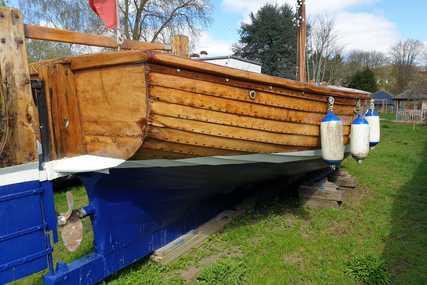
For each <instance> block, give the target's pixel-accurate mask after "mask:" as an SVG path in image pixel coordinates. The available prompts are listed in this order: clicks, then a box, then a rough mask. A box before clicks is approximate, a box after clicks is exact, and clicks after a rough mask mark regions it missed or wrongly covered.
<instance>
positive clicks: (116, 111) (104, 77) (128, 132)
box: [74, 65, 148, 159]
mask: <svg viewBox="0 0 427 285" xmlns="http://www.w3.org/2000/svg"><path fill="white" fill-rule="evenodd" d="M74 77H75V84H76V92H77V96H78V100H79V106H80V116H81V121H82V125H83V136H84V141H85V143H86V144H87V151H88V153H90V154H98V155H108V156H112V157H117V158H122V159H128V158H130V157H131V156H133V155H134V154H135V153H136V152H137V151H138V150H139V148H140V147H141V146H142V143H143V138H144V134H145V130H146V126H147V116H148V107H147V96H146V94H147V90H146V84H145V70H144V68H143V67H142V66H135V65H123V66H120V67H119V66H116V67H114V68H109V67H106V68H99V69H93V70H83V71H79V72H77V73H75V76H74ZM124 78H126V80H123V79H124ZM124 128H126V129H124Z"/></svg>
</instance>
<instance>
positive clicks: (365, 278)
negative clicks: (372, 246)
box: [346, 255, 390, 285]
mask: <svg viewBox="0 0 427 285" xmlns="http://www.w3.org/2000/svg"><path fill="white" fill-rule="evenodd" d="M346 266H347V268H346V273H347V274H348V275H350V276H351V277H352V278H354V279H355V280H357V281H359V282H362V283H363V284H367V285H384V284H389V283H390V274H389V272H388V271H387V267H386V263H385V261H384V260H383V259H382V258H380V257H376V256H371V255H369V256H365V257H355V258H353V259H352V260H351V261H350V262H348V263H347V265H346Z"/></svg>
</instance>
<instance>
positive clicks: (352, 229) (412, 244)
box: [26, 121, 427, 285]
mask: <svg viewBox="0 0 427 285" xmlns="http://www.w3.org/2000/svg"><path fill="white" fill-rule="evenodd" d="M382 133H383V135H382V140H383V142H382V143H381V144H380V145H379V146H377V147H376V148H375V149H374V150H373V151H372V152H371V154H370V156H369V158H368V159H367V160H366V161H365V162H364V163H363V164H362V165H358V164H357V163H355V162H354V161H353V160H351V159H347V160H346V161H345V163H344V167H345V168H346V169H347V170H348V171H349V172H350V173H352V174H353V175H355V176H356V177H357V178H358V180H359V182H360V183H361V185H362V186H363V187H366V188H368V189H369V190H368V193H367V194H366V195H365V196H364V198H363V200H362V201H361V202H360V203H358V204H354V205H344V206H343V207H342V208H341V209H316V210H314V209H304V208H302V207H300V206H299V205H298V201H297V199H296V198H295V197H294V195H281V196H280V197H277V198H275V199H270V200H269V201H267V202H266V201H263V202H262V201H259V202H258V203H257V205H256V207H255V208H254V209H252V210H251V211H249V212H247V213H246V214H245V215H244V216H242V217H241V218H239V219H237V220H235V221H233V222H232V223H231V224H230V225H228V226H227V227H226V229H225V231H224V232H223V233H220V234H216V235H213V236H212V237H211V238H210V239H209V241H208V242H206V243H204V244H203V245H202V246H201V247H200V248H198V249H196V250H193V251H192V252H190V253H189V254H187V255H185V256H183V257H182V258H180V259H179V260H177V261H175V262H174V263H172V264H170V265H168V266H161V265H157V264H155V263H152V262H150V261H147V260H144V261H142V262H139V263H137V264H136V265H134V266H131V267H130V268H127V269H125V270H123V271H121V272H120V273H118V274H116V275H115V276H113V277H112V278H110V279H109V280H107V281H106V282H104V283H105V284H108V285H113V284H114V285H116V284H117V285H118V284H120V285H121V284H185V283H191V284H363V283H365V284H387V283H391V284H405V285H406V284H427V270H426V268H427V254H426V253H427V251H426V250H427V128H425V127H421V126H417V128H416V129H415V131H413V130H412V126H407V125H400V124H393V123H391V122H388V121H383V122H382ZM264 190H265V191H268V187H267V188H266V189H264ZM284 191H286V189H284ZM76 192H77V193H79V194H78V195H77V196H78V197H80V199H81V202H84V201H83V200H84V195H82V193H81V191H80V192H79V191H76ZM63 200H64V196H63V194H60V195H58V196H57V201H58V203H59V205H61V207H62V206H64V205H63ZM90 239H91V237H90V236H89V238H86V239H85V241H84V243H83V249H81V250H80V251H79V252H78V253H77V254H76V255H74V256H70V255H67V254H65V253H64V249H63V248H62V247H59V254H57V255H56V258H58V257H61V258H62V259H65V260H66V261H68V260H70V259H71V258H72V257H75V256H77V255H81V254H83V253H85V252H87V251H88V250H89V248H90ZM39 280H40V279H39V277H38V278H31V279H27V283H26V284H33V283H35V284H37V282H39ZM28 282H33V283H28Z"/></svg>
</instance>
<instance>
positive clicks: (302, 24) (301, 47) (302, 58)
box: [297, 0, 307, 82]
mask: <svg viewBox="0 0 427 285" xmlns="http://www.w3.org/2000/svg"><path fill="white" fill-rule="evenodd" d="M298 7H299V8H298V19H297V25H298V27H297V29H298V31H297V79H298V80H299V81H302V82H305V81H306V80H307V68H306V46H307V15H306V10H305V0H298Z"/></svg>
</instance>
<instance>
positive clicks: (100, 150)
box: [84, 135, 143, 159]
mask: <svg viewBox="0 0 427 285" xmlns="http://www.w3.org/2000/svg"><path fill="white" fill-rule="evenodd" d="M142 142H143V137H114V136H91V135H86V136H84V143H85V144H86V148H87V153H88V154H93V155H99V156H108V157H114V158H121V159H129V158H131V157H132V156H133V155H134V154H135V153H136V152H137V151H138V150H139V148H140V147H141V145H142Z"/></svg>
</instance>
